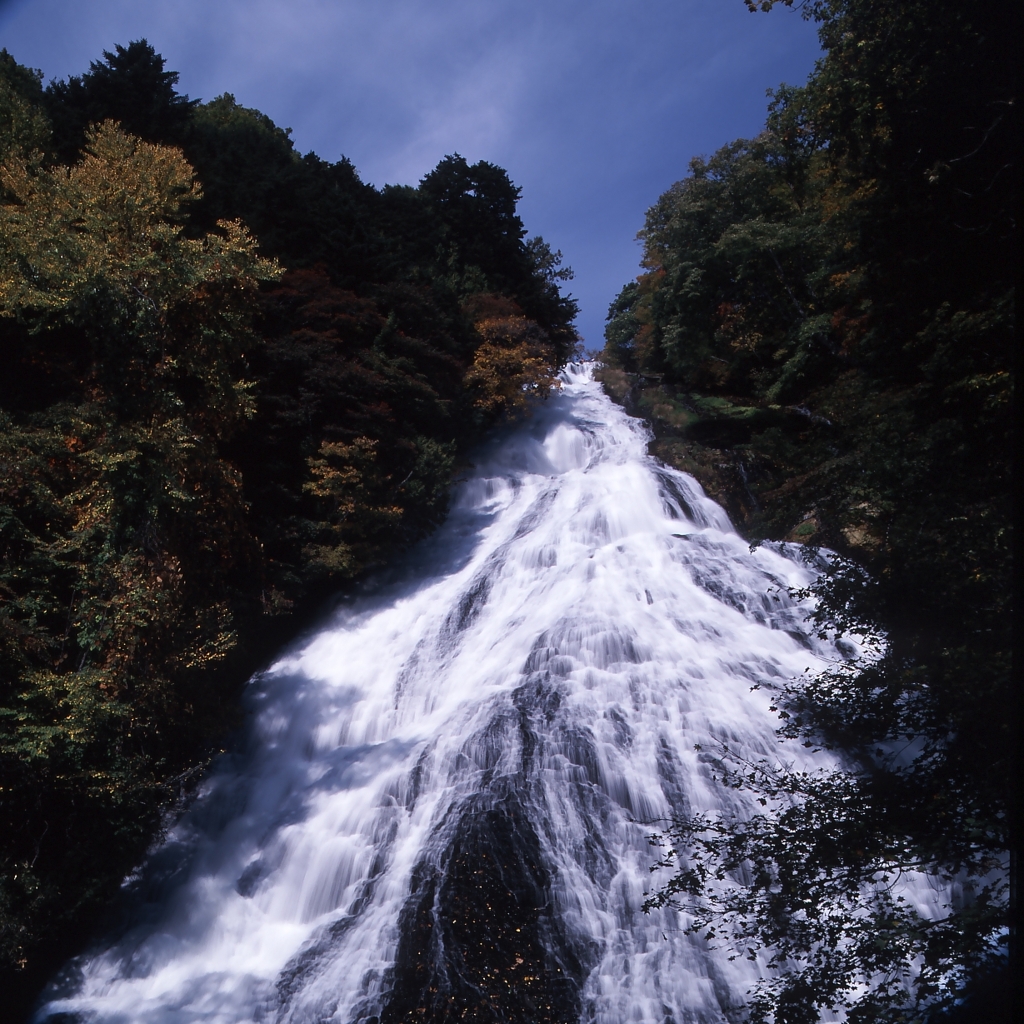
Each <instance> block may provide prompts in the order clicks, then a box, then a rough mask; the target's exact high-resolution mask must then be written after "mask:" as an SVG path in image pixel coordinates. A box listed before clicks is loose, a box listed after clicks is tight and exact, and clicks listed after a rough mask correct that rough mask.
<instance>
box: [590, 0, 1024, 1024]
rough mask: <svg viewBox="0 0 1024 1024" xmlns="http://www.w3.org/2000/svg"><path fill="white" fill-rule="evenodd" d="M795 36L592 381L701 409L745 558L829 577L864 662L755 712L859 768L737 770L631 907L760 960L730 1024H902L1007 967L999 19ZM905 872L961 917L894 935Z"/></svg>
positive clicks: (1004, 100) (911, 924)
mask: <svg viewBox="0 0 1024 1024" xmlns="http://www.w3.org/2000/svg"><path fill="white" fill-rule="evenodd" d="M748 6H751V8H752V9H753V8H754V7H755V6H760V7H762V8H763V9H768V8H769V7H770V6H771V3H767V4H763V5H755V4H749V5H748ZM804 10H805V13H807V14H808V15H809V16H813V17H815V18H816V19H818V21H819V23H820V25H821V30H820V31H821V39H822V42H823V44H824V47H825V56H824V57H823V58H822V60H821V61H820V62H819V64H818V66H817V67H816V69H815V71H814V73H813V74H812V75H811V77H810V79H809V81H808V83H807V84H806V86H804V87H802V88H788V87H786V88H782V89H780V90H779V91H778V92H777V93H776V94H775V95H774V97H773V100H772V104H771V107H770V109H769V116H768V122H767V125H766V129H765V131H764V132H763V133H762V134H761V135H760V136H758V137H757V138H756V139H753V140H749V141H739V142H735V143H733V144H731V145H729V146H726V147H725V148H724V149H722V150H720V151H719V152H718V153H716V154H715V155H714V156H712V157H711V158H709V159H697V160H694V161H693V162H692V163H691V167H690V175H689V176H688V177H687V178H686V179H684V180H683V181H682V182H679V183H678V184H676V185H675V186H673V187H672V189H670V190H669V191H668V192H667V193H666V194H665V195H664V196H662V197H661V199H660V200H659V202H658V203H657V204H656V205H655V206H654V207H653V208H652V209H651V211H650V212H649V214H648V217H647V222H646V226H645V228H644V231H643V232H642V238H643V240H644V244H645V273H644V274H643V275H642V276H641V277H640V278H639V279H638V280H637V282H635V283H632V284H630V285H628V286H627V287H626V289H624V290H623V292H622V294H621V295H620V297H619V299H618V300H617V302H616V303H615V304H613V306H612V309H611V311H610V315H609V327H608V345H607V347H606V350H605V358H606V360H607V361H608V362H609V363H611V364H613V365H614V366H618V367H621V368H624V369H626V370H630V371H632V372H639V373H641V374H648V375H650V374H659V375H662V377H661V379H663V385H662V390H663V391H665V392H668V393H675V394H677V395H679V397H680V398H681V399H682V400H683V401H684V403H685V405H686V406H687V407H688V408H689V409H691V410H693V412H694V414H695V417H696V419H695V422H693V423H692V424H689V425H685V426H683V427H682V428H681V429H680V430H679V432H678V433H679V436H680V438H681V441H680V442H679V443H680V444H682V445H684V446H688V447H689V449H690V450H691V451H692V450H694V449H696V448H698V447H699V445H698V442H703V443H705V444H709V445H713V446H714V447H715V448H716V449H717V450H718V452H719V455H718V458H717V460H716V461H718V462H722V461H724V460H726V459H732V460H734V461H735V462H736V464H737V465H740V466H742V467H745V471H744V474H743V478H744V486H745V487H747V489H748V494H749V495H750V497H751V499H752V505H756V509H755V510H754V511H752V512H750V514H749V516H748V519H747V525H748V528H749V530H750V532H751V534H752V535H753V537H754V539H755V540H756V539H759V538H765V537H774V538H779V539H781V538H787V539H790V540H797V541H808V540H810V541H811V542H813V544H815V545H817V544H821V545H826V546H828V547H830V548H832V549H833V550H835V551H837V552H839V554H840V555H841V557H839V558H838V559H836V560H835V561H834V562H833V563H832V568H831V569H830V570H829V571H828V572H826V574H825V575H824V577H823V578H822V580H821V582H820V583H819V584H817V585H816V586H815V587H814V588H812V594H811V595H810V596H813V597H815V598H816V599H817V611H816V613H815V621H816V623H817V626H818V628H819V629H821V630H822V631H823V632H824V633H826V634H828V635H841V634H842V633H845V632H853V633H860V634H862V635H863V634H867V635H876V636H879V637H884V643H883V644H882V647H881V649H880V652H879V657H878V658H877V660H874V661H870V662H854V663H851V665H849V666H848V667H847V668H846V669H845V670H843V671H836V672H832V673H827V674H825V675H824V676H822V677H820V678H818V679H816V680H812V681H809V682H795V683H793V684H792V685H791V686H789V687H785V688H783V689H782V690H780V691H779V692H778V693H777V695H776V699H777V706H778V710H779V712H780V714H781V715H782V716H783V728H782V734H783V735H784V736H788V737H790V738H792V739H798V740H801V741H804V742H807V743H819V744H820V743H825V744H827V745H829V746H832V747H836V748H840V749H843V750H845V751H846V752H847V753H848V754H849V756H850V757H852V758H853V763H854V764H856V765H859V767H853V768H851V769H849V770H848V771H847V770H844V771H838V772H836V773H833V774H830V775H827V776H823V777H821V778H815V779H807V778H805V777H800V776H796V775H793V774H792V773H787V772H785V771H781V770H779V769H777V768H776V767H775V766H773V765H769V764H764V765H757V766H751V769H750V771H749V772H741V771H739V769H738V768H737V767H736V766H735V764H734V765H733V766H732V768H731V769H730V770H729V771H728V772H727V773H726V778H727V779H728V780H731V781H732V782H733V783H734V784H742V785H744V786H747V787H751V788H753V789H755V790H756V791H757V792H758V793H759V794H761V795H762V796H763V797H764V798H765V800H766V808H767V809H766V811H765V813H764V815H763V816H760V817H757V818H755V819H754V820H752V821H749V822H742V821H711V820H707V819H705V818H703V817H699V816H698V817H697V818H695V819H693V820H691V821H685V822H679V823H677V825H676V826H675V828H674V829H673V830H671V831H670V833H669V835H670V836H671V842H672V843H673V844H674V845H675V846H676V848H677V849H678V850H679V856H680V858H682V859H681V860H680V862H679V863H680V864H681V865H683V869H682V870H681V872H680V874H679V875H678V876H677V878H676V879H675V881H674V882H672V883H671V884H670V885H669V887H668V888H667V889H665V890H663V891H662V892H661V894H660V895H656V896H655V897H654V901H655V903H657V902H659V901H661V902H663V901H665V900H668V899H677V898H679V897H680V895H681V894H683V893H690V894H691V895H692V896H693V897H695V899H696V903H695V906H696V907H697V908H698V910H697V914H698V918H697V919H698V921H699V923H700V926H701V928H702V929H705V928H706V927H712V928H713V930H715V932H716V933H717V934H720V935H723V936H730V935H731V936H732V937H733V939H734V940H735V941H736V942H738V943H740V944H741V945H742V943H744V942H746V943H748V945H749V946H750V948H754V949H757V948H765V949H766V950H769V951H771V952H770V955H771V956H772V957H774V960H773V962H774V964H775V966H777V967H778V968H779V971H780V973H779V974H778V975H777V976H776V978H775V980H770V981H766V982H765V985H764V986H763V987H762V988H761V990H759V993H758V994H757V995H756V997H754V998H753V1001H752V1002H751V1004H750V1010H751V1015H752V1019H754V1020H770V1019H774V1020H775V1021H777V1022H779V1024H781V1022H784V1021H792V1022H798V1021H799V1022H802V1021H813V1020H816V1019H818V1014H819V1012H820V1011H821V1010H823V1009H827V1008H829V1007H832V1006H844V1005H845V1006H847V1007H852V1008H851V1009H850V1013H851V1019H857V1020H865V1021H867V1020H886V1021H893V1020H904V1019H906V1020H916V1019H921V1018H922V1015H924V1014H926V1013H929V1012H930V1013H932V1014H933V1015H934V1013H936V1012H937V1010H938V1008H939V1007H941V1006H948V1005H950V1004H952V1003H953V1002H955V1000H956V999H957V998H958V997H959V995H960V994H961V993H962V991H963V986H964V984H965V979H967V978H968V977H970V976H971V975H972V974H975V973H977V972H979V971H983V970H984V969H987V968H986V965H987V964H988V963H989V962H995V963H998V962H1000V959H999V958H1000V956H1001V955H1003V954H1004V953H1005V947H1003V946H1001V943H1002V942H1003V941H1004V940H1005V928H1006V922H1007V917H1006V914H1007V904H1006V899H1007V892H1006V889H1005V887H1004V886H1003V884H1002V882H1001V881H1000V878H1001V877H1002V876H1001V875H1000V874H999V871H1000V870H1003V869H1005V865H1006V851H1007V850H1008V849H1009V842H1010V838H1009V831H1008V830H1009V824H1008V814H1009V810H1008V806H1009V792H1008V779H1009V778H1010V776H1011V767H1010V761H1011V732H1010V725H1009V720H1008V717H1007V714H1006V710H1007V708H1008V707H1009V705H1010V684H1009V668H1010V659H1009V651H1010V620H1011V604H1010V602H1011V593H1012V587H1011V581H1010V553H1011V516H1010V499H1009V492H1010V473H1011V470H1010V461H1009V460H1010V453H1011V450H1012V441H1011V409H1012V406H1011V401H1012V385H1013V381H1012V355H1011V353H1012V341H1013V330H1014V321H1013V286H1014V281H1013V277H1012V272H1011V267H1012V266H1013V251H1014V244H1015V234H1014V223H1015V222H1014V219H1013V215H1012V211H1013V208H1014V205H1015V202H1016V190H1015V181H1016V179H1015V174H1016V173H1017V172H1016V170H1015V168H1016V167H1017V163H1018V160H1017V157H1018V144H1019V143H1018V133H1017V131H1016V121H1015V109H1016V108H1015V106H1014V94H1013V79H1012V67H1013V62H1012V60H1011V59H1010V51H1009V50H1008V47H1009V45H1010V44H1009V43H1008V40H1009V39H1011V38H1013V37H1014V25H1013V16H1012V13H1011V12H1010V10H1009V8H1008V7H1006V6H1005V5H998V4H997V5H991V6H989V7H986V8H984V9H983V8H967V7H964V6H963V5H959V4H952V3H942V4H938V5H936V4H924V3H912V4H899V5H896V4H876V3H870V2H867V0H863V2H862V0H823V2H820V3H814V4H810V5H805V7H804ZM710 400H717V401H718V402H719V403H724V404H720V406H719V407H717V408H711V407H710V405H709V401H710ZM662 401H664V400H662ZM744 409H746V410H749V411H748V412H746V413H743V410H744ZM737 410H738V411H737ZM740 413H743V415H740ZM695 468H697V469H699V468H700V467H699V466H697V467H695ZM896 750H904V751H905V754H904V755H903V757H902V759H899V758H896V757H895V756H894V755H893V754H892V752H893V751H896ZM1000 865H1001V866H1002V867H1000ZM911 866H913V867H915V868H918V869H920V870H923V871H926V872H929V873H933V874H935V875H936V876H937V877H939V878H945V879H955V880H956V882H955V888H957V887H958V888H961V889H962V890H963V891H964V892H966V893H967V896H965V898H964V901H963V902H962V903H960V904H957V903H956V902H955V901H954V902H953V903H952V904H951V905H950V907H949V908H947V909H948V917H946V918H945V919H942V920H940V921H937V922H928V921H922V920H920V919H918V918H917V917H916V916H915V915H914V914H913V913H912V912H911V911H910V910H909V909H908V908H906V907H905V906H902V905H901V906H896V905H894V904H893V902H892V901H893V896H892V895H891V894H890V893H889V890H888V889H887V888H886V884H884V880H885V879H890V880H892V879H894V878H895V877H896V875H897V874H898V871H899V870H902V869H904V868H906V867H911ZM737 872H739V874H737ZM993 872H995V874H993ZM741 878H743V879H746V880H747V881H745V882H744V883H743V884H738V881H739V879H741ZM730 879H732V881H731V882H728V880H730ZM727 882H728V884H724V883H727ZM720 883H722V884H720ZM1000 950H1002V952H1000ZM929 1006H931V1007H932V1009H931V1010H928V1009H927V1008H928V1007H929Z"/></svg>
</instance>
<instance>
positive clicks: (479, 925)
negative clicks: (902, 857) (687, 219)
mask: <svg viewBox="0 0 1024 1024" xmlns="http://www.w3.org/2000/svg"><path fill="white" fill-rule="evenodd" d="M563 380H564V388H563V390H562V391H561V393H558V394H555V395H553V396H552V397H551V398H550V399H549V400H548V401H547V402H545V403H543V404H541V405H540V406H538V407H537V408H536V409H535V410H534V412H533V414H532V415H531V416H530V417H529V418H528V419H527V420H525V422H523V423H521V424H519V425H518V426H517V427H515V428H514V429H507V430H505V431H503V432H501V433H500V434H499V435H498V436H497V437H496V438H495V439H493V440H492V441H491V442H490V443H489V444H488V445H486V446H484V447H483V448H482V449H481V450H480V451H479V452H478V453H477V458H476V460H475V465H474V467H473V469H472V471H471V473H469V475H468V476H467V478H466V479H465V480H464V481H463V482H462V483H461V484H460V486H459V488H458V490H457V491H456V493H455V495H454V498H453V505H452V511H451V514H450V515H449V517H448V520H447V521H446V523H445V524H444V526H443V527H442V528H440V529H439V530H438V531H437V532H436V533H435V534H433V535H432V536H431V537H430V538H428V539H427V540H426V541H425V542H423V544H421V545H420V547H419V548H418V549H417V550H416V551H414V552H412V553H411V554H410V556H409V558H408V559H407V564H406V571H405V575H404V577H403V578H402V579H401V580H400V581H399V582H394V581H393V582H391V583H390V584H388V585H385V586H382V587H381V588H379V589H378V590H377V591H376V592H374V593H371V594H368V595H367V596H364V597H362V598H359V599H356V600H353V601H351V602H349V603H347V604H346V605H345V606H344V607H343V608H341V609H340V610H339V611H337V612H336V613H335V615H334V616H333V617H332V618H331V620H330V621H329V622H328V623H327V624H325V625H324V626H322V627H321V628H320V629H319V631H318V632H316V633H315V634H313V635H311V636H309V637H307V638H306V639H304V640H303V641H302V642H301V643H299V644H297V645H295V646H294V647H292V648H291V649H289V650H288V651H287V652H285V653H284V654H283V655H282V656H281V658H280V659H279V660H278V661H277V662H275V663H274V664H273V665H272V666H271V667H270V668H269V669H268V670H266V671H265V672H262V673H260V674H259V675H258V676H256V677H255V678H254V679H253V680H252V682H251V684H250V686H249V689H248V692H247V701H248V703H249V707H250V724H249V726H248V729H247V734H246V737H245V739H244V741H242V742H240V744H239V746H238V749H237V750H236V751H235V752H233V753H232V754H230V755H228V756H225V757H223V758H222V759H221V761H220V762H218V763H217V764H215V766H214V767H213V769H212V770H211V771H210V773H209V775H208V777H207V778H206V779H205V781H204V782H203V784H202V785H201V787H200V790H199V793H198V795H197V797H196V799H195V801H194V803H193V804H192V805H191V806H190V808H189V809H188V811H187V812H186V813H185V814H184V815H183V816H182V818H181V819H180V820H179V821H178V823H177V824H176V825H175V826H174V827H173V828H172V829H171V831H170V833H169V835H168V836H167V838H166V839H165V840H164V841H163V842H162V844H161V845H159V846H158V847H157V848H155V849H154V850H153V851H152V852H151V854H150V856H149V858H148V861H147V863H146V864H145V865H144V866H143V868H142V869H141V870H140V872H139V873H138V876H137V877H135V878H133V879H132V880H130V881H129V882H128V883H126V888H128V889H129V890H131V892H130V894H129V897H126V899H127V900H128V905H129V907H130V915H131V917H130V922H129V924H128V925H127V926H125V927H124V928H122V930H121V931H120V932H119V933H118V934H117V935H116V936H115V937H113V938H110V937H108V940H107V942H106V943H105V944H101V945H99V946H98V947H96V948H95V949H93V950H92V951H91V952H89V953H87V954H84V955H83V956H81V957H79V958H78V959H76V960H75V961H73V962H72V963H71V964H70V965H68V967H67V968H66V969H65V970H64V971H63V972H62V974H61V976H60V977H59V978H58V979H57V980H56V981H55V982H54V983H53V984H52V985H51V987H50V989H49V990H48V992H47V994H46V999H47V1002H46V1003H44V1004H43V1006H42V1008H41V1009H40V1011H39V1013H38V1014H37V1017H36V1020H37V1021H45V1020H47V1019H51V1018H52V1019H58V1015H60V1014H68V1015H69V1016H68V1017H61V1018H59V1019H62V1020H69V1019H70V1020H80V1021H87V1022H96V1024H134V1022H146V1024H195V1022H204V1024H205V1022H209V1024H240V1022H268V1024H269V1022H273V1024H314V1022H316V1024H326V1022H328V1021H331V1022H337V1024H355V1022H364V1024H390V1022H398V1021H405V1020H418V1021H424V1022H435V1021H436V1022H440V1021H448V1020H453V1021H454V1020H465V1021H524V1022H526V1021H529V1022H533V1024H540V1022H558V1024H562V1022H564V1024H570V1022H575V1021H581V1022H588V1024H589V1022H594V1024H597V1022H600V1024H633V1022H636V1024H669V1022H671V1024H683V1022H687V1024H696V1022H701V1024H703V1022H707V1024H713V1022H723V1021H729V1020H733V1019H735V1018H736V1016H737V1011H738V1009H739V1008H740V1007H742V1005H743V1003H744V1000H745V996H746V993H747V991H748V990H749V989H750V988H751V986H752V985H753V984H754V983H755V982H756V980H757V978H758V977H759V974H758V972H759V970H760V968H759V966H758V965H757V964H756V963H751V962H748V961H747V960H746V959H744V958H739V959H737V960H732V961H730V960H729V957H728V952H729V951H728V950H727V949H721V950H714V949H712V948H710V947H709V944H708V943H707V941H706V940H705V939H704V938H702V937H700V936H696V935H687V934H686V933H685V930H684V929H685V925H686V921H687V919H686V918H685V917H684V915H682V914H681V913H680V912H678V911H676V910H671V909H665V910H659V911H654V912H652V913H650V914H645V913H643V911H642V909H641V906H642V904H643V901H644V898H645V893H646V892H647V891H649V890H650V889H652V888H653V887H655V886H656V885H658V884H660V883H663V882H665V881H667V880H668V878H669V877H670V875H671V872H670V871H661V872H660V873H659V872H655V873H653V874H652V872H651V866H652V864H653V863H654V862H655V861H656V860H657V859H658V856H659V854H658V852H657V850H655V849H654V848H653V847H652V846H651V845H650V843H649V841H648V837H649V835H650V834H651V833H652V832H653V831H655V830H656V829H657V828H658V823H659V822H662V823H663V822H664V821H665V819H668V818H670V817H672V816H683V815H688V814H692V813H697V812H702V811H706V812H709V813H712V814H714V813H725V814H734V813H735V814H739V815H749V814H752V813H753V812H754V810H755V806H754V804H753V799H754V798H753V796H752V795H751V794H749V793H747V792H745V791H742V790H734V789H730V788H727V787H725V786H723V785H721V784H720V783H718V782H716V781H715V778H714V776H715V774H716V772H715V768H714V764H713V761H714V752H715V751H716V750H718V749H720V748H721V746H722V745H723V744H727V745H728V747H729V748H730V750H731V751H733V752H735V753H736V754H738V755H739V756H742V757H745V758H748V759H751V760H757V759H761V758H768V759H769V760H772V761H778V759H780V758H783V757H784V758H785V761H786V763H789V764H795V765H797V766H798V767H806V768H815V767H826V766H828V765H829V764H832V763H833V761H832V760H831V755H828V754H825V753H815V752H813V751H808V750H805V749H803V748H802V747H799V745H793V744H787V745H785V746H780V741H779V739H778V737H777V735H776V729H777V728H778V726H779V721H778V718H777V717H776V715H775V714H773V713H772V711H771V709H770V696H769V694H768V693H766V690H761V689H753V688H754V687H756V686H758V684H772V683H778V682H783V681H786V680H790V679H793V678H795V677H797V676H800V675H801V674H802V673H804V672H805V671H808V670H809V671H811V672H817V671H821V669H822V668H824V667H825V666H826V665H827V664H828V663H830V662H831V661H834V660H835V659H837V658H838V657H839V656H840V655H839V654H838V653H837V652H836V650H835V649H834V648H833V647H831V646H830V645H828V644H827V643H824V642H822V641H820V640H818V639H817V638H815V637H814V636H813V634H812V633H811V632H810V631H809V629H808V627H807V624H806V623H805V616H806V611H807V610H806V607H805V606H801V605H799V604H797V603H795V602H794V601H793V600H792V599H791V597H790V596H789V594H788V588H792V587H801V586H805V585H807V584H808V583H809V582H810V581H811V580H812V579H813V577H814V573H815V570H814V569H813V568H812V567H809V566H808V565H807V564H805V563H804V562H803V561H801V560H800V559H799V558H798V557H797V556H796V554H795V551H796V549H795V548H791V547H789V546H785V545H775V546H773V545H764V546H762V547H760V548H758V549H756V550H754V551H751V550H750V549H749V547H748V545H747V543H746V542H745V541H744V540H743V539H742V538H741V537H740V536H738V535H737V533H736V532H735V531H734V530H733V528H732V526H731V525H730V523H729V520H728V518H727V516H726V514H725V513H724V512H723V510H722V509H721V508H720V507H719V506H718V505H716V504H715V503H714V502H712V501H711V500H710V499H708V498H707V497H706V496H705V495H704V493H703V492H702V490H701V488H700V486H699V485H698V484H697V483H696V482H695V481H694V480H693V479H692V478H691V477H689V476H687V475H686V474H684V473H680V472H677V471H675V470H673V469H669V468H667V467H665V466H664V465H662V464H661V463H659V462H657V461H656V460H655V459H653V458H651V457H650V456H648V454H647V441H648V433H647V429H646V427H645V426H644V424H643V423H642V422H641V421H639V420H637V419H634V418H631V417H630V416H628V415H627V414H626V413H625V412H624V411H623V410H622V409H620V408H619V407H618V406H616V405H614V404H613V403H612V402H611V401H610V400H609V399H608V398H607V397H606V396H605V395H604V393H603V391H602V389H601V386H600V385H599V384H598V383H596V382H595V381H594V380H593V379H592V376H591V369H590V367H589V366H587V365H577V366H573V367H570V368H569V369H567V370H566V372H565V374H564V376H563ZM766 689H768V687H766ZM701 748H703V750H702V749H701ZM709 752H710V753H709Z"/></svg>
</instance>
